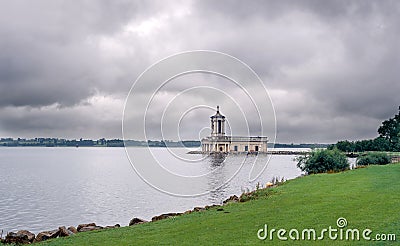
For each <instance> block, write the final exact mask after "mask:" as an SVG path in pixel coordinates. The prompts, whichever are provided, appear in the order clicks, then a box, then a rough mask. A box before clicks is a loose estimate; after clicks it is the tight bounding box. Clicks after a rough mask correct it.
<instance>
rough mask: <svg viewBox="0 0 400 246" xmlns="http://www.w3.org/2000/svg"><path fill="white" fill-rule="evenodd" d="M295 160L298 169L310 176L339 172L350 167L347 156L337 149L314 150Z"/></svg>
mask: <svg viewBox="0 0 400 246" xmlns="http://www.w3.org/2000/svg"><path fill="white" fill-rule="evenodd" d="M295 160H296V161H297V162H298V163H297V167H298V168H300V169H301V170H302V171H305V172H306V173H308V174H311V173H325V172H338V171H343V170H346V169H349V167H350V165H349V161H348V160H347V157H346V155H345V154H344V153H342V152H341V151H339V150H337V149H333V150H328V149H326V150H314V151H312V152H310V153H308V154H307V155H305V156H300V157H297V158H296V159H295Z"/></svg>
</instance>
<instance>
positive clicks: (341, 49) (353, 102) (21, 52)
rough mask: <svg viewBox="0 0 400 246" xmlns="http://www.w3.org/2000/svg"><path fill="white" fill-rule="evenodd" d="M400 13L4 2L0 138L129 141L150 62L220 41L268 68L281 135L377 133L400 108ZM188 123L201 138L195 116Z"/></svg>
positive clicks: (0, 7)
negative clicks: (130, 112)
mask: <svg viewBox="0 0 400 246" xmlns="http://www.w3.org/2000/svg"><path fill="white" fill-rule="evenodd" d="M398 13H400V3H399V2H398V1H389V0H386V1H385V0H384V1H317V0H309V1H306V0H303V1H112V2H110V1H50V0H49V1H2V2H1V3H0V37H1V38H0V50H1V52H0V136H2V137H9V136H11V137H65V138H80V137H83V138H100V137H107V138H113V137H115V138H120V137H121V121H122V116H123V108H124V102H125V98H126V96H127V94H128V92H129V89H130V88H131V86H132V84H133V82H134V81H135V80H136V78H137V77H138V76H139V75H140V74H141V73H142V72H143V71H144V70H145V69H146V68H147V67H149V66H150V65H152V64H154V63H155V62H157V61H158V60H160V59H163V58H164V57H167V56H170V55H172V54H175V53H178V52H184V51H189V50H215V51H219V52H223V53H226V54H230V55H232V56H234V57H237V58H238V59H240V60H242V61H243V62H245V63H246V64H248V65H249V66H250V67H251V68H252V69H253V70H254V71H255V72H256V73H257V74H258V75H259V76H260V78H261V79H262V81H263V82H264V84H265V86H266V88H267V89H268V91H269V94H270V96H271V98H272V102H273V104H274V107H275V111H276V117H277V129H278V135H277V141H278V142H289V143H290V142H295V143H300V142H325V143H329V142H335V141H337V140H339V139H350V140H354V139H362V138H373V137H375V136H376V135H377V133H376V130H377V128H378V127H379V124H380V122H381V121H382V120H383V119H386V118H388V117H391V116H392V115H393V114H394V113H396V111H397V108H398V105H400V97H399V95H398V92H399V91H400V83H399V78H400V69H399V68H400V46H399V45H398V42H399V39H400V17H399V15H398ZM209 81H212V79H210V80H209ZM216 83H217V82H216ZM173 89H175V93H176V92H177V91H179V88H173V87H171V91H169V93H172V92H173ZM141 93H144V94H146V93H153V92H152V91H146V90H145V89H144V90H143V91H142V92H141ZM230 93H231V94H232V95H236V94H237V92H235V91H231V92H230ZM136 96H138V97H140V95H136ZM200 99H201V102H203V103H204V104H207V103H210V105H209V106H211V107H215V105H214V103H216V102H215V101H214V100H211V96H210V98H208V97H207V95H204V96H202V97H201V98H200ZM186 100H190V99H189V98H188V99H186ZM211 103H213V105H211ZM160 104H161V105H162V102H161V103H160ZM220 104H223V103H222V102H221V103H220ZM138 107H139V105H138ZM140 107H142V106H141V105H140ZM222 111H223V113H224V114H225V115H226V116H227V117H228V118H231V119H235V116H233V115H232V114H234V112H235V111H234V110H232V109H228V108H227V109H226V110H225V111H224V109H223V108H222ZM204 115H205V112H201V113H199V114H197V115H196V114H190V119H191V120H190V121H191V122H193V126H194V128H196V129H200V128H201V126H202V125H204V127H208V123H209V119H208V118H207V117H206V118H204ZM229 115H231V117H230V116H229ZM138 120H141V119H139V118H138ZM186 121H187V120H186ZM158 123H159V122H150V123H149V127H154V128H157V127H159V124H158ZM182 131H185V134H184V136H185V138H191V139H197V138H198V131H193V134H190V131H191V129H190V122H189V123H188V124H187V125H186V127H184V129H182ZM155 132H157V131H156V130H155ZM152 137H154V138H157V136H152Z"/></svg>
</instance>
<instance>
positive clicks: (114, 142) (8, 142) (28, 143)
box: [0, 138, 200, 147]
mask: <svg viewBox="0 0 400 246" xmlns="http://www.w3.org/2000/svg"><path fill="white" fill-rule="evenodd" d="M0 146H4V147H124V146H146V147H147V146H149V147H167V146H168V147H199V146H200V141H190V140H189V141H177V142H175V141H153V140H148V141H138V140H126V141H123V140H121V139H105V138H101V139H98V140H91V139H82V138H81V139H79V140H76V139H73V140H68V139H60V138H32V139H25V138H17V139H13V138H1V139H0Z"/></svg>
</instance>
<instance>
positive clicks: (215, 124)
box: [201, 106, 268, 154]
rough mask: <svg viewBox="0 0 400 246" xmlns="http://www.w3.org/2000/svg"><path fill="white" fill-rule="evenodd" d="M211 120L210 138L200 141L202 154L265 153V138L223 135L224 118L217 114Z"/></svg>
mask: <svg viewBox="0 0 400 246" xmlns="http://www.w3.org/2000/svg"><path fill="white" fill-rule="evenodd" d="M210 118H211V136H209V137H206V138H204V139H202V140H201V149H202V152H203V153H215V152H221V153H255V154H256V153H266V152H267V144H268V138H267V137H239V136H226V135H225V116H223V115H222V114H221V113H220V112H219V106H217V113H216V114H215V115H213V116H211V117H210Z"/></svg>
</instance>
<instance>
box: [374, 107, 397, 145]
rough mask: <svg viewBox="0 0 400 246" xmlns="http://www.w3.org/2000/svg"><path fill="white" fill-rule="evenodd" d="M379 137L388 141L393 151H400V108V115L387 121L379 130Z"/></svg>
mask: <svg viewBox="0 0 400 246" xmlns="http://www.w3.org/2000/svg"><path fill="white" fill-rule="evenodd" d="M378 133H379V135H380V136H381V137H382V138H384V139H386V140H388V141H389V144H390V148H391V150H392V151H400V141H399V139H400V106H399V113H398V114H396V115H395V116H394V117H393V118H390V119H388V120H385V121H383V122H382V125H381V126H380V127H379V128H378Z"/></svg>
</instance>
